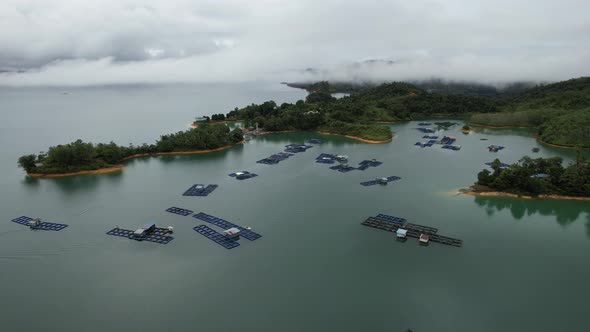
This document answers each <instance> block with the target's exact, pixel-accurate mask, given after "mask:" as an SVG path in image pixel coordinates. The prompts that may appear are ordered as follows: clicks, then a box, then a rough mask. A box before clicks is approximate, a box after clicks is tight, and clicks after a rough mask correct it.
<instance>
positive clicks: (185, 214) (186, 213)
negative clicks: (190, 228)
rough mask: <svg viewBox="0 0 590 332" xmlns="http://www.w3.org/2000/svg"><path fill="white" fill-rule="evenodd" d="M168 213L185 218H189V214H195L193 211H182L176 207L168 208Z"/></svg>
mask: <svg viewBox="0 0 590 332" xmlns="http://www.w3.org/2000/svg"><path fill="white" fill-rule="evenodd" d="M166 212H170V213H174V214H178V215H181V216H185V217H186V216H188V215H189V214H192V213H193V211H191V210H187V209H182V208H179V207H175V206H173V207H170V208H167V209H166Z"/></svg>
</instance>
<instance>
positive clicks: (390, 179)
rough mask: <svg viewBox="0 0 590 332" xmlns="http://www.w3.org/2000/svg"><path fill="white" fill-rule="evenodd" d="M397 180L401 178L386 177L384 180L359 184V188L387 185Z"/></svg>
mask: <svg viewBox="0 0 590 332" xmlns="http://www.w3.org/2000/svg"><path fill="white" fill-rule="evenodd" d="M397 180H401V178H400V177H399V176H388V177H385V178H380V179H375V180H371V181H365V182H361V186H365V187H368V186H374V185H376V184H387V183H389V182H393V181H397Z"/></svg>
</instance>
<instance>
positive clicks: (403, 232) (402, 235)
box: [395, 228, 408, 239]
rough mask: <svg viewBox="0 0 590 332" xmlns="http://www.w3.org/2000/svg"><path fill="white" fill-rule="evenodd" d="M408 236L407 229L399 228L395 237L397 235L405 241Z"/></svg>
mask: <svg viewBox="0 0 590 332" xmlns="http://www.w3.org/2000/svg"><path fill="white" fill-rule="evenodd" d="M407 234H408V230H407V229H403V228H398V229H397V231H395V235H397V237H398V238H399V239H405V238H406V235H407Z"/></svg>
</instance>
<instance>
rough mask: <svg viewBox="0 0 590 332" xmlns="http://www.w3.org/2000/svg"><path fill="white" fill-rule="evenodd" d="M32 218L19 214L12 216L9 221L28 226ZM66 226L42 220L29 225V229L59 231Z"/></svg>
mask: <svg viewBox="0 0 590 332" xmlns="http://www.w3.org/2000/svg"><path fill="white" fill-rule="evenodd" d="M33 220H34V219H33V218H31V217H27V216H20V217H18V218H14V219H12V220H11V221H12V222H15V223H17V224H20V225H24V226H29V222H31V221H33ZM29 227H30V226H29ZM66 227H68V225H66V224H57V223H53V222H47V221H42V222H41V223H40V224H38V225H36V226H33V227H31V229H38V230H41V231H56V232H57V231H61V230H62V229H64V228H66Z"/></svg>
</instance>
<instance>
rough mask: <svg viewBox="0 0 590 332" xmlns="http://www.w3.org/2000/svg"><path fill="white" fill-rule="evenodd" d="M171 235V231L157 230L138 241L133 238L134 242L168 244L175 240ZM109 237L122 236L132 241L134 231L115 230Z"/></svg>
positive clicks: (112, 230)
mask: <svg viewBox="0 0 590 332" xmlns="http://www.w3.org/2000/svg"><path fill="white" fill-rule="evenodd" d="M169 233H170V231H169V230H167V229H165V228H156V229H155V230H154V231H153V232H151V233H149V234H146V235H145V236H143V237H141V238H138V239H134V238H133V240H137V241H147V242H154V243H158V244H167V243H168V242H170V241H172V240H174V238H173V237H172V236H169V235H167V234H169ZM107 235H112V236H120V237H126V238H128V239H132V235H133V231H132V230H128V229H122V228H113V229H111V230H110V231H108V232H107Z"/></svg>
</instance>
